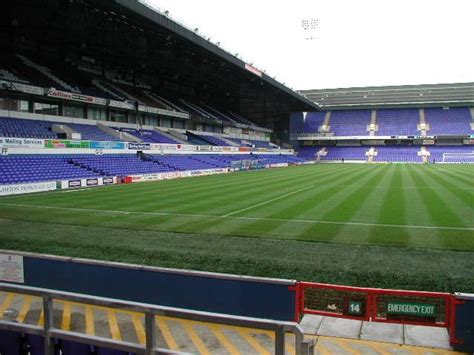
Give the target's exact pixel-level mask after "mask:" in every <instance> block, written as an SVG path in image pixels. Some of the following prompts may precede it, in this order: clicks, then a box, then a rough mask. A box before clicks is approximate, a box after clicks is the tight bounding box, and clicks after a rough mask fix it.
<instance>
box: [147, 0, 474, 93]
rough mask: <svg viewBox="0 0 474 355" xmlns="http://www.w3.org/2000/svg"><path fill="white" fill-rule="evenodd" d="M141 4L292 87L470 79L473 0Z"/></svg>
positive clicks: (175, 0)
mask: <svg viewBox="0 0 474 355" xmlns="http://www.w3.org/2000/svg"><path fill="white" fill-rule="evenodd" d="M148 2H149V3H152V4H153V5H154V6H156V7H158V8H160V9H162V10H163V11H164V10H168V11H169V12H170V15H171V17H172V18H175V19H177V20H179V21H181V22H183V23H184V24H186V25H187V26H188V27H191V28H195V27H197V28H199V33H201V34H202V35H204V36H205V37H211V40H212V41H213V42H220V43H221V45H222V47H224V48H225V49H227V50H229V51H230V52H231V53H234V54H235V53H239V56H240V57H241V58H242V59H244V60H245V61H246V62H248V63H254V65H255V66H256V67H258V68H260V69H263V70H265V71H266V72H267V74H269V75H270V76H275V77H276V79H277V80H279V81H281V82H284V83H286V85H288V86H290V87H292V88H294V89H314V88H336V87H351V86H372V85H373V86H378V85H407V84H434V83H454V82H472V81H474V41H473V38H474V0H294V1H284V0H239V1H222V0H221V1H218V0H199V1H197V0H148ZM311 18H318V19H319V22H320V30H319V31H318V32H317V33H316V34H313V37H318V38H317V39H313V40H306V39H305V37H308V34H307V33H305V31H304V30H303V29H302V26H301V21H302V20H303V19H311Z"/></svg>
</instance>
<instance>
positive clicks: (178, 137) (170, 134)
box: [153, 127, 189, 144]
mask: <svg viewBox="0 0 474 355" xmlns="http://www.w3.org/2000/svg"><path fill="white" fill-rule="evenodd" d="M153 129H154V130H155V131H156V132H158V133H159V134H161V135H163V136H165V137H167V138H169V139H172V140H174V141H176V142H178V143H181V144H189V142H188V141H187V139H186V140H185V139H184V138H187V137H186V135H184V134H181V133H179V132H176V131H165V130H162V129H160V128H159V127H154V128H153Z"/></svg>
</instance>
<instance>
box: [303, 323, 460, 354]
mask: <svg viewBox="0 0 474 355" xmlns="http://www.w3.org/2000/svg"><path fill="white" fill-rule="evenodd" d="M300 324H301V326H302V327H303V329H304V332H305V334H308V335H316V336H323V337H337V338H344V339H358V340H365V341H373V342H383V343H393V344H397V345H411V346H417V347H427V348H433V349H443V350H451V349H452V348H451V346H450V344H449V334H448V331H447V329H446V328H438V327H427V326H415V325H401V324H392V323H380V322H364V321H358V320H352V319H343V318H335V317H323V316H315V315H305V316H304V318H303V319H302V321H301V323H300Z"/></svg>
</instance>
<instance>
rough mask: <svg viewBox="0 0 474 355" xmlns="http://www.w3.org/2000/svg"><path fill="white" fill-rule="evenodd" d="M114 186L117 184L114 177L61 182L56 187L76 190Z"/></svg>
mask: <svg viewBox="0 0 474 355" xmlns="http://www.w3.org/2000/svg"><path fill="white" fill-rule="evenodd" d="M114 184H117V177H116V176H110V177H94V178H87V179H73V180H62V181H59V182H58V187H59V188H61V189H78V188H81V187H94V186H103V185H114Z"/></svg>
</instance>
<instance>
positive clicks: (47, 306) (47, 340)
mask: <svg viewBox="0 0 474 355" xmlns="http://www.w3.org/2000/svg"><path fill="white" fill-rule="evenodd" d="M43 317H44V322H43V327H44V353H45V355H54V354H53V350H54V344H53V341H52V339H51V336H50V331H51V328H53V301H52V299H51V297H50V296H49V295H44V296H43Z"/></svg>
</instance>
